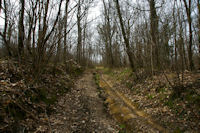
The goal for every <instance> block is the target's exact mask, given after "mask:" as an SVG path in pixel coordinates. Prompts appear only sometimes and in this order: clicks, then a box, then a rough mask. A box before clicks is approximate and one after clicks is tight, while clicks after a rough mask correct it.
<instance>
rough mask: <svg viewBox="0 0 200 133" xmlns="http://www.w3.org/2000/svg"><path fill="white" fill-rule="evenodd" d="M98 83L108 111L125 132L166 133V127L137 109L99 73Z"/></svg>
mask: <svg viewBox="0 0 200 133" xmlns="http://www.w3.org/2000/svg"><path fill="white" fill-rule="evenodd" d="M99 79H100V80H99V85H100V87H101V88H102V89H103V91H104V92H105V95H106V101H105V102H106V104H107V105H108V110H109V113H110V114H111V115H112V116H113V118H114V119H115V120H116V121H118V122H119V123H120V124H121V125H124V128H125V132H131V133H138V132H142V133H144V132H145V133H160V132H161V133H167V132H169V131H167V129H165V128H164V127H163V126H161V125H160V124H159V123H158V122H156V121H154V120H153V119H152V118H151V116H149V115H147V114H146V113H144V112H143V111H142V110H139V109H137V107H136V105H135V104H134V103H133V102H132V101H131V100H130V99H129V98H128V97H126V96H125V94H123V93H122V92H120V91H118V90H117V89H115V86H114V85H113V84H112V82H110V81H109V79H108V78H107V76H106V75H100V78H99Z"/></svg>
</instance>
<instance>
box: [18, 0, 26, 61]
mask: <svg viewBox="0 0 200 133" xmlns="http://www.w3.org/2000/svg"><path fill="white" fill-rule="evenodd" d="M20 4H21V10H20V16H19V25H18V26H19V27H18V54H19V57H20V58H21V57H22V56H23V54H24V34H25V33H24V10H25V0H20Z"/></svg>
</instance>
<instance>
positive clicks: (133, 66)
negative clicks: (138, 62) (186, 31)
mask: <svg viewBox="0 0 200 133" xmlns="http://www.w3.org/2000/svg"><path fill="white" fill-rule="evenodd" d="M114 2H115V5H116V9H117V13H118V17H119V21H120V27H121V30H122V35H123V38H124V42H125V45H126V52H127V55H128V57H129V61H130V65H131V68H132V71H133V72H136V68H135V65H134V61H133V54H132V52H131V49H130V44H129V39H128V38H127V35H126V32H125V27H124V23H123V19H122V15H121V10H120V6H119V0H114Z"/></svg>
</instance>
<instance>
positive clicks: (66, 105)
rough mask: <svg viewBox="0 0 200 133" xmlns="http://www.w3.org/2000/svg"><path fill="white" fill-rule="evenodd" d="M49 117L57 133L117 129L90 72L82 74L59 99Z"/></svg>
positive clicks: (98, 132) (105, 132)
mask: <svg viewBox="0 0 200 133" xmlns="http://www.w3.org/2000/svg"><path fill="white" fill-rule="evenodd" d="M55 108H56V109H57V111H56V113H55V114H54V115H52V116H50V121H52V123H51V125H53V126H52V131H53V132H58V133H75V132H76V133H117V132H118V131H119V126H118V125H117V123H116V122H115V121H114V120H113V119H112V117H111V116H110V115H109V114H108V112H107V111H106V108H105V106H104V103H103V100H102V99H101V98H100V97H99V91H98V90H97V85H96V84H95V81H94V79H93V74H92V72H91V71H86V72H84V74H83V76H81V77H80V78H79V79H78V80H77V81H76V83H75V86H74V88H73V89H72V90H71V91H70V92H69V93H67V94H66V95H65V96H63V97H61V98H60V100H59V102H58V104H57V106H56V107H55Z"/></svg>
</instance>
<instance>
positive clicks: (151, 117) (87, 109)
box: [0, 60, 200, 133]
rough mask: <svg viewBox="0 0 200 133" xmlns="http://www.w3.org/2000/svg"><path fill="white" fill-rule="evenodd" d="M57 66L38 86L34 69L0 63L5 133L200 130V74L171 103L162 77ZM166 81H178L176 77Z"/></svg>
mask: <svg viewBox="0 0 200 133" xmlns="http://www.w3.org/2000/svg"><path fill="white" fill-rule="evenodd" d="M73 65H74V66H73ZM58 66H59V67H56V68H55V67H53V65H49V66H48V67H47V68H46V69H45V70H44V71H43V73H42V74H41V76H40V78H41V80H39V81H37V82H36V83H34V82H33V77H32V76H31V72H30V68H29V67H27V66H26V65H21V66H19V65H18V63H17V62H15V61H13V60H0V71H1V72H0V92H1V93H0V132H2V133H4V132H7V133H23V132H34V133H46V132H50V133H51V132H54V133H75V132H76V133H92V132H94V133H95V132H97V133H125V132H127V133H129V132H131V133H139V132H140V133H157V132H163V133H165V132H172V133H182V132H183V133H198V132H199V130H200V104H199V103H200V90H199V86H200V82H199V81H200V74H199V73H189V72H186V73H185V77H184V78H185V79H184V86H185V88H186V89H185V91H184V92H183V93H182V95H181V98H174V99H172V98H171V94H172V89H171V88H170V86H169V85H168V82H167V81H166V79H165V78H164V77H163V75H156V76H154V77H149V78H144V79H143V80H142V81H140V82H135V81H134V80H133V77H132V76H131V75H132V73H131V71H130V69H128V68H122V69H112V70H108V69H105V68H100V69H99V68H97V69H96V70H94V69H93V70H85V71H84V72H83V73H82V72H81V71H82V70H81V68H80V67H79V66H77V65H76V63H72V65H70V66H73V67H71V72H72V71H73V73H71V74H70V72H67V71H65V69H66V66H65V65H62V64H60V65H58ZM68 69H69V68H68ZM81 73H82V74H81ZM73 75H77V76H78V77H77V76H75V77H74V76H73ZM167 76H168V77H169V80H173V78H172V77H173V74H172V73H167ZM30 83H32V84H30Z"/></svg>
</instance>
